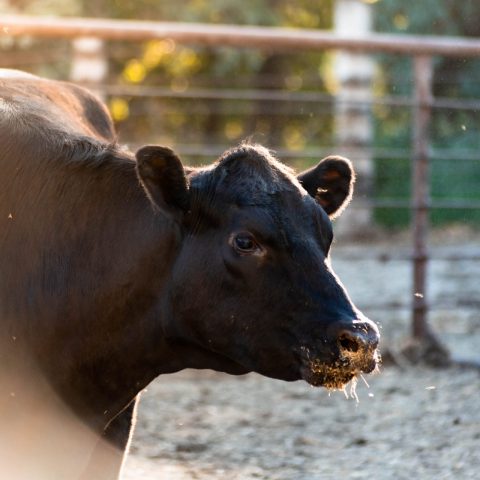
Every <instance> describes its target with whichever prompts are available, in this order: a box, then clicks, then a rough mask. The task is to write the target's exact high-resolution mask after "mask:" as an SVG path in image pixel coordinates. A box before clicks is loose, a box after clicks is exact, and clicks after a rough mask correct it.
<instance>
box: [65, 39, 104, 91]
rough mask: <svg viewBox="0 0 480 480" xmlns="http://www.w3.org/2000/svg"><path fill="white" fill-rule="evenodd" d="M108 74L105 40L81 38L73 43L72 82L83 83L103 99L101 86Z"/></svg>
mask: <svg viewBox="0 0 480 480" xmlns="http://www.w3.org/2000/svg"><path fill="white" fill-rule="evenodd" d="M107 73H108V60H107V57H106V54H105V45H104V42H103V40H101V39H99V38H95V37H80V38H76V39H74V40H73V42H72V64H71V67H70V80H71V81H72V82H76V83H83V84H84V85H86V86H88V87H89V88H90V90H92V91H94V92H95V93H96V94H97V95H98V96H99V97H100V98H102V99H103V97H104V94H103V91H102V90H101V85H102V83H103V82H104V81H105V78H106V76H107Z"/></svg>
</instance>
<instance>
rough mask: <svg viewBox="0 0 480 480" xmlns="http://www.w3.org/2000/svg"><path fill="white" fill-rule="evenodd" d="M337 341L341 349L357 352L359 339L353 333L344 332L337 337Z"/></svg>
mask: <svg viewBox="0 0 480 480" xmlns="http://www.w3.org/2000/svg"><path fill="white" fill-rule="evenodd" d="M338 343H339V345H340V347H341V348H342V350H346V351H347V352H358V349H359V348H360V342H359V339H358V338H357V337H356V335H355V334H354V333H348V332H344V333H342V334H341V335H340V336H339V337H338Z"/></svg>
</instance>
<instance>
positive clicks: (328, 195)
mask: <svg viewBox="0 0 480 480" xmlns="http://www.w3.org/2000/svg"><path fill="white" fill-rule="evenodd" d="M297 179H298V181H299V182H300V183H301V184H302V186H303V188H304V189H305V190H306V191H307V192H308V193H309V194H310V195H311V196H312V197H313V198H314V199H315V200H316V201H317V202H318V203H319V205H321V206H322V207H323V209H324V210H325V211H326V212H327V213H328V216H329V217H330V218H335V217H338V216H339V215H340V214H341V213H342V211H343V210H344V209H345V207H346V206H347V205H348V203H349V202H350V200H351V198H352V194H353V184H354V183H355V173H354V171H353V167H352V163H351V162H350V160H348V159H347V158H343V157H337V156H331V157H326V158H324V159H323V160H322V161H320V163H319V164H318V165H317V166H315V167H312V168H310V169H308V170H305V171H304V172H302V173H300V174H299V175H298V176H297Z"/></svg>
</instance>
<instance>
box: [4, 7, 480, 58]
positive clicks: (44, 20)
mask: <svg viewBox="0 0 480 480" xmlns="http://www.w3.org/2000/svg"><path fill="white" fill-rule="evenodd" d="M0 31H1V32H2V33H3V34H4V35H9V36H24V35H32V36H35V37H49V38H59V37H61V38H75V37H89V36H91V37H97V38H103V39H105V40H129V41H144V40H152V39H161V38H170V39H172V40H174V41H176V42H179V43H194V44H197V45H211V46H215V47H219V46H224V47H225V46H229V47H235V48H245V47H248V48H256V49H259V48H264V49H268V50H281V51H287V50H295V51H298V50H302V51H305V50H325V49H341V50H348V51H353V52H359V51H361V52H368V53H379V52H385V53H394V54H403V55H408V56H415V55H442V56H452V57H478V56H479V55H480V40H477V39H465V38H459V37H442V38H438V37H431V36H426V35H425V36H424V35H421V36H420V35H408V36H407V35H405V36H400V35H388V34H369V35H368V36H367V35H365V36H356V37H348V36H343V35H342V36H339V35H336V34H334V33H332V32H326V31H319V30H307V29H302V30H297V29H293V28H279V27H250V26H248V27H247V26H236V25H215V24H199V23H170V22H168V23H167V22H147V21H131V20H104V19H93V18H88V19H86V18H56V17H29V16H16V15H5V16H3V17H2V18H1V19H0Z"/></svg>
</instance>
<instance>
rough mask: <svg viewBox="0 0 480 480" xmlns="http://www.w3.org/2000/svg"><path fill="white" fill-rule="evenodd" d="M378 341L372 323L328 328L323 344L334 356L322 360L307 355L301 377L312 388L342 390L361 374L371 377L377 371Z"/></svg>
mask: <svg viewBox="0 0 480 480" xmlns="http://www.w3.org/2000/svg"><path fill="white" fill-rule="evenodd" d="M379 340H380V334H379V332H378V328H377V326H376V325H375V324H374V323H373V322H372V321H371V320H368V319H363V320H354V321H350V322H337V323H335V324H334V325H332V326H331V327H330V328H329V330H328V334H327V340H326V341H327V343H328V344H329V345H331V347H332V351H333V352H334V354H333V356H332V357H330V359H329V360H323V359H321V358H319V357H315V356H312V352H311V351H308V352H307V355H306V358H305V357H304V362H303V367H302V377H303V378H304V379H305V380H306V381H307V382H308V383H310V384H312V385H315V386H324V387H327V388H331V389H343V388H344V386H345V385H346V384H347V383H348V382H349V381H350V380H352V379H353V378H355V377H357V376H358V375H360V374H361V373H371V372H373V371H375V370H376V369H377V368H378V364H379V361H380V355H379V353H378V349H377V347H378V342H379Z"/></svg>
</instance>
